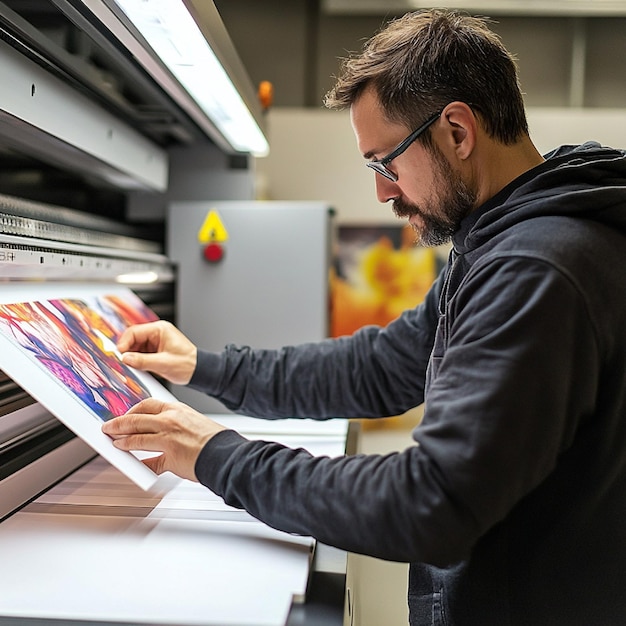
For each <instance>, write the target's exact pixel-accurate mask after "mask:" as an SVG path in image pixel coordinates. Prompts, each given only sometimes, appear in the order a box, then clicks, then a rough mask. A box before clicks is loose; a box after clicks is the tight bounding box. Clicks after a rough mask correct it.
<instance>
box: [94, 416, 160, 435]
mask: <svg viewBox="0 0 626 626" xmlns="http://www.w3.org/2000/svg"><path fill="white" fill-rule="evenodd" d="M159 430H160V428H159V422H158V418H157V417H156V416H155V415H153V414H146V413H135V414H132V415H129V414H126V415H121V416H120V417H115V418H113V419H111V420H108V421H107V422H105V423H104V424H103V425H102V432H103V433H105V434H106V435H109V436H111V437H114V438H117V437H122V436H129V435H137V434H140V433H157V432H159Z"/></svg>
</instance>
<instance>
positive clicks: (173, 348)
mask: <svg viewBox="0 0 626 626" xmlns="http://www.w3.org/2000/svg"><path fill="white" fill-rule="evenodd" d="M117 349H118V350H119V351H120V352H121V353H122V361H123V362H124V363H125V364H126V365H129V366H130V367H134V368H136V369H139V370H145V371H148V372H153V373H154V374H157V375H158V376H161V377H162V378H165V379H166V380H169V381H170V382H171V383H174V384H176V385H186V384H187V383H188V382H189V381H190V380H191V376H192V375H193V373H194V371H195V369H196V362H197V356H198V349H197V348H196V346H195V345H194V344H193V343H192V342H191V341H189V339H187V337H185V335H183V333H181V332H180V331H179V330H178V329H177V328H176V327H175V326H174V325H173V324H170V322H165V321H162V320H160V321H158V322H148V323H146V324H138V325H135V326H130V327H129V328H127V329H126V330H125V331H124V332H123V333H122V334H121V335H120V338H119V340H118V342H117Z"/></svg>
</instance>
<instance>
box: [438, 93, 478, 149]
mask: <svg viewBox="0 0 626 626" xmlns="http://www.w3.org/2000/svg"><path fill="white" fill-rule="evenodd" d="M441 118H442V119H443V120H444V122H445V123H444V128H445V130H446V131H447V139H448V147H449V148H451V149H452V150H454V152H455V154H456V156H457V158H458V159H460V160H462V161H464V160H465V159H467V158H469V156H470V155H471V154H472V151H473V150H474V147H475V145H476V138H477V134H478V120H477V118H476V116H475V115H474V112H473V111H472V109H471V107H470V106H469V105H467V104H465V102H451V103H450V104H448V105H447V106H446V107H445V108H444V110H443V112H442V113H441Z"/></svg>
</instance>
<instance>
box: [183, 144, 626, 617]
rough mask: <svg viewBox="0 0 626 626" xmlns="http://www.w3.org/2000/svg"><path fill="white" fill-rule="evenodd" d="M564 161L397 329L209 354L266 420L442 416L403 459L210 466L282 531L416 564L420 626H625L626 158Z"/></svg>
mask: <svg viewBox="0 0 626 626" xmlns="http://www.w3.org/2000/svg"><path fill="white" fill-rule="evenodd" d="M546 158H547V160H546V161H545V162H544V163H543V164H541V165H539V166H538V167H536V168H534V169H532V170H531V171H529V172H526V173H525V174H523V175H522V176H521V177H519V178H518V179H516V180H515V181H513V182H512V183H511V184H509V185H508V186H507V187H506V188H505V189H503V190H502V191H500V192H499V193H498V194H497V195H496V196H494V197H493V198H491V199H490V200H489V201H487V202H486V203H485V204H484V205H483V206H481V207H479V208H477V209H476V210H475V211H473V212H472V213H471V214H470V215H469V216H468V217H467V218H466V219H465V220H464V221H463V223H462V224H461V227H460V229H459V231H458V232H457V233H455V235H454V238H453V250H452V252H451V255H450V259H449V262H448V264H447V267H445V268H444V270H443V271H442V273H441V275H440V276H439V277H438V279H437V280H436V282H435V283H434V285H433V287H432V289H431V290H430V292H429V293H428V295H427V297H426V299H425V301H424V302H423V303H422V304H420V305H419V306H418V307H416V308H415V309H412V310H409V311H406V312H404V313H403V314H402V315H401V316H400V317H399V318H398V319H397V320H395V321H393V322H392V323H390V324H389V325H388V326H387V327H385V328H379V327H373V326H368V327H365V328H362V329H361V330H359V331H357V332H356V333H355V334H354V335H352V336H351V337H342V338H338V339H328V340H325V341H322V342H321V343H315V344H305V345H299V346H290V347H285V348H283V349H281V350H259V349H256V350H255V349H251V348H248V347H236V346H233V345H229V346H227V347H226V348H225V350H224V352H223V353H221V354H217V353H209V352H203V351H200V353H199V356H198V364H197V368H196V371H195V373H194V376H193V378H192V381H191V383H190V385H191V386H192V387H194V388H196V389H200V390H202V391H204V392H205V393H208V394H210V395H212V396H214V397H216V398H218V399H219V400H221V401H222V402H223V403H224V405H225V406H227V407H228V408H230V409H232V410H234V411H236V412H239V413H245V414H247V415H253V416H259V417H265V418H280V417H313V418H318V419H324V418H328V417H380V416H386V415H397V414H399V413H402V412H404V411H406V410H407V409H409V408H411V407H414V406H417V405H419V404H421V403H424V406H425V411H424V419H423V421H422V423H421V424H420V425H419V426H418V427H417V428H416V429H415V430H414V432H413V438H414V440H415V445H414V446H411V447H409V448H408V449H407V450H405V451H402V452H398V453H393V454H387V455H356V456H346V457H340V458H324V457H312V456H311V455H310V454H308V453H307V452H306V451H303V450H292V449H289V448H286V447H284V446H282V445H279V444H274V443H267V442H260V441H248V440H246V439H245V438H243V437H242V436H240V435H239V434H237V433H235V432H233V431H230V430H227V431H223V432H221V433H219V434H218V435H216V436H215V437H214V438H213V439H211V441H209V442H208V443H207V445H206V446H205V448H204V449H203V450H202V452H201V453H200V456H199V458H198V460H197V463H196V468H195V469H196V474H197V477H198V479H199V480H200V482H201V483H203V484H204V485H206V486H207V487H209V488H210V489H212V490H213V491H215V492H216V493H217V494H219V495H221V496H222V497H223V498H224V499H225V501H226V502H227V503H228V504H230V505H232V506H235V507H241V508H244V509H246V510H247V511H248V512H250V513H251V514H252V515H254V516H255V517H257V518H258V519H260V520H263V521H264V522H266V523H267V524H269V525H270V526H273V527H275V528H278V529H281V530H284V531H287V532H290V533H297V534H302V535H311V536H313V537H315V538H317V539H318V540H320V541H322V542H324V543H326V544H330V545H334V546H337V547H339V548H342V549H345V550H348V551H352V552H358V553H363V554H367V555H371V556H374V557H378V558H381V559H388V560H394V561H403V562H408V563H411V566H410V574H409V608H410V622H411V624H412V625H413V626H417V625H420V626H422V625H426V624H428V625H431V624H432V625H449V626H450V625H454V626H466V625H472V626H474V625H476V626H508V625H510V626H518V625H526V626H544V625H559V626H560V625H561V624H563V625H567V626H576V625H580V626H595V625H602V626H613V625H617V624H623V623H626V157H625V153H624V152H623V151H618V150H613V149H609V148H602V147H600V146H599V145H598V144H595V143H587V144H584V145H582V146H565V147H561V148H559V149H557V150H555V151H554V152H552V153H551V154H549V155H547V157H546ZM253 314H254V312H253V311H251V315H253Z"/></svg>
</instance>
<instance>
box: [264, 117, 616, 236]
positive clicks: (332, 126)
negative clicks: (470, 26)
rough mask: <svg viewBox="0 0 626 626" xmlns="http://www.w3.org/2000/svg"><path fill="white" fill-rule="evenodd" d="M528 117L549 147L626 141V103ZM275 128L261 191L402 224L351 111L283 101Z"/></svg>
mask: <svg viewBox="0 0 626 626" xmlns="http://www.w3.org/2000/svg"><path fill="white" fill-rule="evenodd" d="M528 119H529V125H530V129H531V136H532V137H533V139H534V141H535V143H536V145H537V148H538V149H539V150H540V151H541V152H542V153H545V152H548V151H549V150H551V149H552V148H553V147H555V146H557V145H560V144H567V143H582V142H584V141H587V140H591V139H594V140H596V141H599V142H600V143H603V144H606V145H611V146H614V147H626V109H573V108H531V109H529V110H528ZM268 135H269V141H270V146H271V152H270V155H269V156H268V157H266V158H264V159H258V160H257V163H256V174H257V190H258V194H257V195H258V196H259V197H260V198H262V199H270V200H322V201H327V202H330V204H331V205H332V206H333V207H334V208H335V209H336V211H337V223H338V224H385V223H390V224H395V223H398V222H397V219H396V218H395V216H394V215H393V213H392V211H391V208H390V207H389V206H386V205H383V204H380V203H379V202H378V201H377V200H376V196H375V190H374V173H373V172H372V171H371V170H369V169H367V168H366V167H365V166H364V164H363V163H364V162H363V158H362V157H361V155H360V153H359V151H358V149H357V145H356V140H355V138H354V134H353V132H352V127H351V126H350V119H349V114H348V113H347V112H338V111H328V110H325V109H320V110H316V109H308V108H276V109H273V110H271V111H270V112H269V114H268Z"/></svg>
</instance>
